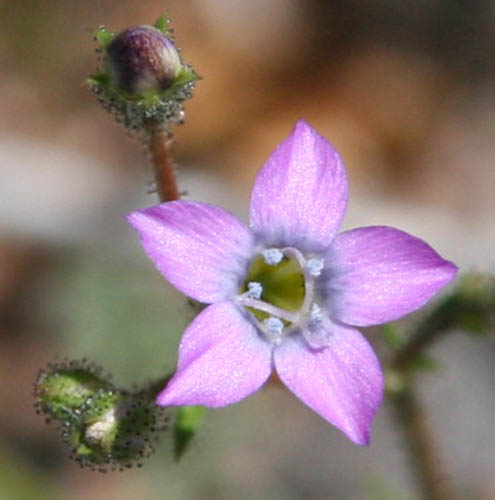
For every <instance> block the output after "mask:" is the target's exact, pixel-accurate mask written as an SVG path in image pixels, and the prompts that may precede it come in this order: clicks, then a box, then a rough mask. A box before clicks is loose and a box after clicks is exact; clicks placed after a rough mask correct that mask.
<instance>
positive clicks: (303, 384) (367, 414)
mask: <svg viewBox="0 0 495 500" xmlns="http://www.w3.org/2000/svg"><path fill="white" fill-rule="evenodd" d="M328 333H329V343H328V346H327V347H325V348H321V349H311V348H310V347H309V345H308V344H307V343H306V342H305V341H304V340H303V339H302V338H301V337H292V338H289V339H286V341H284V342H283V343H282V344H281V345H280V347H278V348H277V349H276V350H275V353H274V360H275V368H276V370H277V373H278V375H279V377H280V379H281V380H282V382H283V383H284V384H285V385H286V386H287V387H288V388H289V389H290V390H291V391H292V392H293V393H294V394H295V395H296V396H297V397H298V398H299V399H300V400H301V401H303V403H306V404H307V405H308V406H309V407H310V408H311V409H313V410H314V411H315V412H317V413H318V414H319V415H321V416H322V417H323V418H324V419H326V420H328V421H329V422H330V423H331V424H333V425H335V426H336V427H337V428H338V429H340V430H341V431H342V432H344V433H345V434H346V435H347V436H348V437H349V439H351V440H352V441H353V442H354V443H356V444H359V445H367V444H369V441H370V429H371V424H372V421H373V417H374V416H375V413H376V411H377V409H378V406H379V404H380V402H381V400H382V396H383V375H382V371H381V369H380V364H379V362H378V360H377V358H376V356H375V353H374V352H373V349H372V348H371V346H370V345H369V344H368V342H367V341H366V339H365V338H364V337H363V336H362V335H361V334H360V333H359V332H358V331H357V330H354V329H353V328H349V327H345V326H340V325H337V324H333V325H332V326H331V327H330V330H329V332H328Z"/></svg>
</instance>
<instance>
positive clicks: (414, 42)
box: [0, 0, 495, 500]
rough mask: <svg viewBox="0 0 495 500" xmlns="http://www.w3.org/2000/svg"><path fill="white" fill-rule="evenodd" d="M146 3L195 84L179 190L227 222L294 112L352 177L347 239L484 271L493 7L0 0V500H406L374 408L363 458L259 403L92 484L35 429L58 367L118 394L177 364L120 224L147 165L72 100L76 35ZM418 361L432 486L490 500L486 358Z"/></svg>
mask: <svg viewBox="0 0 495 500" xmlns="http://www.w3.org/2000/svg"><path fill="white" fill-rule="evenodd" d="M164 9H166V10H167V11H168V13H169V14H170V16H171V18H172V21H173V24H174V28H175V31H176V40H177V43H178V45H179V46H180V47H181V49H182V57H183V59H184V61H185V62H187V63H191V64H193V65H194V67H195V68H196V70H197V71H198V72H199V73H200V74H201V75H202V76H203V78H204V80H202V81H201V82H199V84H198V85H197V88H196V91H195V97H194V99H193V100H192V101H190V102H188V103H187V104H186V125H185V126H183V127H179V128H178V129H177V130H176V144H175V147H174V152H175V158H176V160H177V162H178V164H179V168H180V170H179V179H180V183H181V187H182V188H183V189H187V191H188V193H189V196H190V197H191V198H194V199H196V200H202V201H210V202H215V203H217V204H219V205H221V206H223V207H225V208H227V209H229V210H231V211H233V212H234V213H236V214H238V215H239V216H240V217H241V218H243V219H244V220H246V218H247V209H248V208H247V207H248V196H249V190H250V187H251V185H252V182H253V180H254V177H255V174H256V171H257V169H258V168H259V167H260V166H261V165H262V164H263V162H264V161H265V160H266V158H267V157H268V155H269V154H270V152H271V151H272V150H273V148H274V147H275V146H276V145H277V144H278V143H279V142H280V141H281V140H282V139H284V138H285V137H286V136H287V135H288V134H289V133H290V131H291V129H292V127H293V125H294V123H295V121H296V120H297V119H299V118H305V119H306V120H308V121H309V122H310V123H311V124H312V125H313V126H314V127H315V128H317V129H318V130H319V131H320V133H322V134H323V135H325V136H327V137H328V138H329V139H330V140H331V141H332V142H333V144H334V145H335V146H336V147H337V148H338V149H339V151H340V152H341V153H342V156H343V158H344V161H345V163H346V166H347V168H348V173H349V178H350V191H351V193H350V196H351V197H350V205H349V212H348V215H347V218H346V221H345V227H346V228H351V227H356V226H365V225H371V224H388V225H393V226H397V227H400V228H401V229H403V230H406V231H408V232H410V233H413V234H415V235H417V236H419V237H422V238H424V239H426V240H427V241H428V242H429V243H430V244H431V245H432V246H433V247H434V248H436V249H437V250H438V251H439V252H440V253H441V254H442V255H443V256H445V257H446V258H448V259H449V260H453V261H454V262H456V263H457V264H458V265H459V267H460V268H461V270H462V271H469V270H478V271H492V272H493V270H494V257H493V255H494V254H493V252H494V250H493V249H494V248H495V234H494V233H495V227H494V222H493V221H494V220H495V217H494V216H495V213H494V194H493V193H494V191H495V177H494V160H495V140H494V139H495V137H494V132H495V114H494V107H495V106H494V105H495V92H494V88H495V87H494V80H495V78H494V77H495V72H494V66H493V47H494V45H493V42H494V29H493V28H494V15H493V14H494V13H493V4H492V2H490V1H489V0H487V1H483V0H471V1H467V0H428V1H426V0H417V1H415V2H412V1H402V2H400V1H394V0H360V1H358V0H329V1H320V0H305V1H303V0H265V1H261V0H251V1H249V2H248V1H240V0H237V1H234V0H190V1H179V0H169V1H167V2H164V1H155V0H140V1H139V2H138V1H135V0H120V1H119V2H114V1H110V0H98V1H97V0H85V1H82V0H69V1H59V0H50V1H48V0H17V1H16V2H7V1H6V0H3V1H0V13H1V15H0V33H1V35H0V64H1V67H2V75H3V76H2V78H1V79H0V96H1V98H0V152H1V155H0V498H1V499H2V500H3V499H6V500H10V499H14V500H17V499H32V498H36V499H40V500H44V499H50V500H51V499H56V500H58V499H61V500H65V499H70V500H72V499H74V500H79V499H85V498H89V497H91V498H94V499H105V500H112V499H119V500H121V499H124V500H125V499H135V498H143V499H154V498H166V499H181V500H182V499H185V500H187V499H198V498H205V499H210V498H212V499H231V498H249V499H274V500H276V499H288V500H291V499H311V500H323V499H341V500H346V499H352V500H353V499H357V500H360V499H364V500H379V499H404V500H413V499H415V498H417V490H418V487H417V485H416V484H415V481H414V477H413V475H412V474H411V471H410V469H409V467H408V457H407V454H406V452H405V449H404V446H403V445H402V443H401V441H400V439H399V437H398V433H397V429H396V427H395V425H394V420H393V418H392V417H391V415H390V412H389V411H388V408H387V406H386V405H385V406H384V407H383V408H382V409H381V410H380V412H379V414H378V416H377V419H376V423H375V427H374V435H373V443H372V445H371V447H370V448H369V449H361V448H358V447H356V446H354V445H352V444H351V443H350V442H349V441H348V440H347V439H346V438H345V437H344V436H343V435H342V434H341V433H339V432H338V431H336V430H335V429H333V428H332V427H331V426H329V425H328V424H326V423H325V422H324V421H323V420H322V419H320V418H319V417H318V416H316V415H315V414H314V413H312V412H311V411H310V410H308V409H307V408H305V407H304V406H303V405H302V404H301V403H300V402H299V401H298V400H296V398H294V397H293V396H292V395H290V394H289V393H288V391H285V390H283V389H281V388H278V387H268V388H265V389H264V390H262V391H260V392H259V393H257V394H256V395H255V396H253V397H251V398H249V399H248V400H246V401H244V402H242V403H240V404H238V405H235V406H232V407H229V408H226V409H222V410H216V411H211V412H209V414H208V417H207V419H206V422H205V424H204V426H203V428H202V432H201V433H200V435H199V438H198V439H197V440H196V441H195V443H194V444H193V449H192V450H191V451H190V452H189V453H188V454H186V456H185V457H184V459H183V461H182V462H181V463H179V464H175V463H173V461H172V460H171V458H170V457H171V450H170V448H171V446H170V443H169V440H168V439H167V435H166V434H164V436H163V438H162V442H161V444H160V447H159V451H158V453H157V454H156V455H154V456H153V457H152V458H151V459H150V460H149V461H148V462H147V463H146V465H145V467H144V469H140V470H138V469H135V470H130V471H126V472H125V473H113V474H107V475H102V474H98V473H91V472H89V471H87V470H81V469H79V467H78V466H77V465H76V464H75V463H74V462H72V461H70V460H69V459H68V458H67V455H68V450H67V449H66V448H65V447H64V446H63V445H62V443H61V441H60V439H59V437H58V434H57V431H56V429H55V427H54V426H53V425H52V426H46V425H45V424H44V422H43V419H42V418H41V417H39V416H36V415H35V413H34V410H33V408H32V405H33V397H32V384H33V381H34V380H35V379H36V376H37V373H38V370H39V369H40V368H42V367H44V366H45V365H46V363H48V362H50V361H52V360H53V359H55V356H60V357H63V356H65V355H68V356H69V357H72V358H81V357H83V356H87V357H89V358H90V359H91V360H93V361H95V362H97V363H99V364H101V365H103V366H104V367H105V369H107V370H109V371H111V372H112V373H113V374H114V378H115V382H116V383H117V384H121V385H123V386H129V387H130V385H131V384H132V383H133V382H138V383H139V382H146V381H148V380H150V379H152V378H155V377H159V376H162V375H163V374H164V373H165V372H166V371H167V370H172V369H173V368H174V367H175V360H176V349H177V345H178V341H179V338H180V334H181V332H182V330H183V328H184V326H185V325H186V324H187V322H188V321H189V317H190V316H189V314H188V312H187V307H186V304H185V302H184V299H183V298H182V297H181V296H180V295H179V294H178V293H176V292H175V291H174V290H172V288H171V287H170V286H169V285H168V284H167V283H166V282H165V281H164V280H163V279H162V277H161V276H160V275H159V274H158V273H157V272H156V271H155V270H154V268H153V266H152V264H151V263H150V262H149V261H148V259H147V258H146V256H145V255H144V253H143V252H142V251H141V249H140V246H139V243H138V239H137V237H136V235H135V234H134V232H133V231H132V230H130V228H129V227H128V226H127V224H126V223H125V221H124V220H123V216H124V215H125V214H126V213H127V212H129V211H131V210H133V209H136V208H142V207H145V206H149V205H152V204H154V203H156V201H157V200H156V197H155V195H153V194H147V190H148V183H149V181H150V180H151V177H152V176H151V172H150V169H149V166H148V164H147V161H146V158H145V156H144V155H143V151H142V149H141V146H140V144H139V143H138V142H137V141H135V140H132V139H131V138H129V137H128V136H127V135H126V133H125V132H124V131H123V130H122V129H120V128H119V127H118V126H117V125H116V124H115V123H114V122H113V120H112V118H111V117H110V116H109V115H107V114H105V113H104V111H103V110H102V109H100V107H99V105H98V103H97V101H96V99H95V98H94V96H93V95H91V93H90V92H89V91H88V90H87V88H86V86H85V84H84V80H85V78H86V77H87V75H88V74H89V73H91V72H93V71H94V70H95V68H96V54H95V52H94V49H95V44H94V42H93V40H92V36H91V30H92V29H95V28H97V27H98V26H99V25H101V24H104V25H106V26H107V27H108V28H109V29H110V30H113V31H119V30H121V29H123V28H125V27H128V26H131V25H135V24H143V23H149V24H151V23H153V22H154V21H155V20H156V18H157V17H158V16H159V15H160V14H161V13H162V11H163V10H164ZM368 333H369V336H368V338H369V339H370V341H371V342H372V343H373V345H374V346H375V347H376V348H377V349H378V351H379V352H383V350H382V346H381V339H380V337H379V335H378V333H377V332H376V331H372V330H370V331H369V332H368ZM433 354H434V355H435V356H436V358H437V359H439V360H440V363H441V369H440V370H439V371H438V372H437V373H435V374H432V375H425V376H423V377H421V379H420V381H419V382H420V387H419V389H420V392H421V395H422V396H423V398H424V400H425V404H426V411H427V412H428V415H429V424H430V426H431V428H432V432H433V434H434V437H435V440H436V443H435V444H436V447H437V452H438V453H439V455H440V457H441V458H442V459H443V461H444V464H443V465H444V467H445V470H446V472H447V474H448V479H449V480H450V481H451V482H452V484H453V485H454V487H455V489H456V492H457V493H458V495H459V498H466V499H483V500H484V499H489V498H494V497H493V496H490V495H492V494H493V491H495V484H494V481H493V466H494V456H495V455H494V453H495V446H494V441H495V434H494V430H493V429H494V428H495V426H494V420H493V414H494V410H495V402H494V391H493V343H491V344H490V343H489V341H488V340H487V339H486V337H485V338H482V337H480V338H469V337H466V336H465V335H463V334H462V333H461V332H454V333H453V334H452V335H451V336H450V337H449V338H447V339H445V340H444V341H443V342H440V343H439V344H437V345H435V347H434V349H433ZM384 357H385V354H383V355H382V359H384Z"/></svg>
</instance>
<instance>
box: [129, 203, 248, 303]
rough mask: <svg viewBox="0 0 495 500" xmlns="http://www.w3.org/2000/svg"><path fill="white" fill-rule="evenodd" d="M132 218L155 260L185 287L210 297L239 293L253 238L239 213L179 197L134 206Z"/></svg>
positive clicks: (199, 296)
mask: <svg viewBox="0 0 495 500" xmlns="http://www.w3.org/2000/svg"><path fill="white" fill-rule="evenodd" d="M127 220H128V221H129V222H130V223H131V225H132V226H133V227H134V228H135V229H136V230H137V231H138V233H139V235H140V237H141V242H142V245H143V247H144V249H145V251H146V253H147V254H148V256H149V257H150V259H151V260H152V261H153V263H154V264H155V266H156V267H157V268H158V269H159V271H160V272H161V273H162V274H163V275H164V276H165V278H167V279H168V280H169V281H170V282H171V283H172V284H173V285H174V286H175V287H177V288H178V289H179V290H180V291H181V292H183V293H185V294H186V295H189V296H190V297H192V298H193V299H196V300H199V301H200V302H207V303H211V302H218V301H220V300H224V299H225V298H228V297H230V296H232V295H233V294H235V293H237V291H238V288H239V286H240V280H241V279H242V277H243V275H244V273H245V272H246V268H247V265H248V260H249V259H250V258H251V256H252V252H253V250H252V248H253V238H252V236H251V233H250V231H249V229H248V228H247V227H246V226H245V225H244V224H243V223H242V222H240V221H239V220H238V219H237V218H236V217H234V216H233V215H231V214H229V213H228V212H225V211H224V210H222V209H220V208H218V207H215V206H213V205H207V204H205V203H193V202H188V201H173V202H170V203H163V204H161V205H157V206H155V207H151V208H147V209H145V210H138V211H136V212H132V213H131V214H129V215H128V216H127Z"/></svg>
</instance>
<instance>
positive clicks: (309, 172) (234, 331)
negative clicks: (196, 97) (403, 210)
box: [128, 121, 457, 445]
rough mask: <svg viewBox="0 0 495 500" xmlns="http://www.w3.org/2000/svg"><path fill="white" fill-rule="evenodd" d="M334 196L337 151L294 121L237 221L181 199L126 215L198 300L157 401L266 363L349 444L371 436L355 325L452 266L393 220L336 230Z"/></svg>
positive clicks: (370, 407) (395, 305)
mask: <svg viewBox="0 0 495 500" xmlns="http://www.w3.org/2000/svg"><path fill="white" fill-rule="evenodd" d="M346 206H347V179H346V173H345V169H344V166H343V164H342V161H341V159H340V157H339V155H338V153H337V152H336V150H335V149H334V148H333V147H332V145H331V144H330V143H329V142H328V141H327V140H326V139H325V138H324V137H322V136H320V135H319V134H318V133H317V132H316V131H315V130H313V129H312V128H311V127H310V126H309V125H308V124H307V123H306V122H304V121H300V122H298V123H297V125H296V127H295V129H294V131H293V133H292V134H291V135H290V136H289V137H288V138H287V139H286V140H285V141H284V142H283V143H282V144H280V146H279V147H278V148H277V149H276V150H275V151H274V153H273V154H272V155H271V157H270V158H269V160H268V162H267V163H266V164H265V166H264V167H263V168H262V169H261V171H260V172H259V174H258V177H257V179H256V182H255V185H254V188H253V191H252V195H251V207H250V223H249V227H247V226H246V225H244V224H243V223H242V222H241V221H239V220H238V219H237V218H236V217H234V216H233V215H231V214H230V213H228V212H225V211H224V210H222V209H220V208H218V207H216V206H213V205H208V204H205V203H197V202H190V201H173V202H169V203H163V204H161V205H157V206H155V207H151V208H148V209H145V210H139V211H136V212H133V213H131V214H130V215H129V216H128V220H129V222H130V223H131V224H132V225H133V226H134V228H135V229H136V230H137V231H138V232H139V234H140V237H141V240H142V244H143V247H144V249H145V251H146V252H147V254H148V255H149V257H150V258H151V260H152V261H153V262H154V264H155V265H156V267H157V268H158V269H159V271H160V272H161V273H162V274H163V275H164V276H165V277H166V278H167V279H168V280H169V281H170V282H171V283H172V284H173V285H174V286H175V287H176V288H178V289H179V290H180V291H182V292H183V293H185V294H186V295H188V296H189V297H191V298H193V299H195V300H197V301H199V302H203V303H206V304H209V305H208V307H206V309H204V310H203V311H202V312H201V313H200V314H199V315H198V316H197V317H196V319H195V320H194V321H193V322H192V323H191V325H189V327H188V328H187V330H186V331H185V333H184V336H183V338H182V341H181V344H180V348H179V359H178V366H177V371H176V373H175V375H174V376H173V377H172V379H171V380H170V381H169V382H168V384H167V385H166V387H165V388H164V389H163V391H162V392H161V393H160V394H159V396H158V399H157V403H158V404H159V405H162V406H169V405H205V406H210V407H220V406H225V405H229V404H232V403H235V402H237V401H239V400H241V399H243V398H245V397H246V396H248V395H250V394H252V393H253V392H255V391H256V390H258V389H259V388H260V387H261V386H262V385H263V383H264V382H265V381H266V380H267V379H268V377H269V376H270V374H271V373H272V371H273V370H276V372H277V374H278V376H279V377H280V380H281V381H282V382H283V383H284V384H285V385H286V386H287V387H288V388H289V389H290V390H291V391H292V392H293V393H294V394H295V395H296V396H297V397H298V398H299V399H301V400H302V401H303V402H304V403H306V404H307V405H308V406H309V407H310V408H312V409H313V410H314V411H316V412H317V413H319V414H320V415H321V416H322V417H323V418H325V419H326V420H328V421H329V422H330V423H332V424H333V425H335V426H336V427H338V428H339V429H340V430H341V431H343V432H344V433H345V434H346V435H347V436H348V437H349V438H350V439H351V440H352V441H354V442H355V443H357V444H360V445H366V444H368V443H369V436H370V427H371V423H372V420H373V417H374V415H375V413H376V410H377V408H378V406H379V404H380V402H381V399H382V395H383V375H382V372H381V369H380V365H379V362H378V360H377V358H376V356H375V354H374V352H373V349H372V348H371V347H370V345H369V344H368V342H367V341H366V340H365V338H364V337H363V336H362V335H361V333H359V332H358V331H357V330H356V329H355V327H359V326H369V325H376V324H379V323H385V322H387V321H391V320H395V319H397V318H400V317H401V316H403V315H405V314H408V313H410V312H411V311H414V310H415V309H418V308H419V307H421V306H422V305H423V304H425V303H426V302H427V301H428V300H429V299H430V298H431V297H432V296H433V295H435V294H436V293H437V292H438V291H439V290H440V289H441V288H442V287H444V286H445V285H446V284H447V283H448V282H449V281H451V280H452V279H453V277H454V276H455V275H456V272H457V268H456V266H455V265H454V264H452V263H450V262H448V261H446V260H444V259H442V258H441V257H440V256H439V255H438V254H437V253H436V252H435V251H434V250H433V249H432V248H431V247H430V246H428V245H427V244H426V243H425V242H424V241H422V240H420V239H418V238H415V237H413V236H410V235H409V234H407V233H405V232H402V231H399V230H397V229H393V228H391V227H385V226H376V227H365V228H360V229H355V230H352V231H347V232H344V233H341V234H339V235H337V234H336V233H337V230H338V229H339V226H340V224H341V222H342V219H343V217H344V213H345V211H346Z"/></svg>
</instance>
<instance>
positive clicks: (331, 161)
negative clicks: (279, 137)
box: [250, 120, 347, 251]
mask: <svg viewBox="0 0 495 500" xmlns="http://www.w3.org/2000/svg"><path fill="white" fill-rule="evenodd" d="M346 207H347V178H346V173H345V169H344V166H343V164H342V161H341V159H340V156H339V154H338V153H337V151H336V150H335V149H334V147H333V146H332V145H331V144H330V143H329V142H328V141H327V140H326V139H325V138H324V137H322V136H321V135H319V134H318V133H317V132H316V131H315V130H314V129H313V128H311V127H310V126H309V125H308V124H307V123H306V122H305V121H302V120H301V121H299V122H298V123H297V125H296V127H295V128H294V131H293V132H292V134H291V135H290V136H289V137H288V138H287V139H286V140H285V141H284V142H282V144H280V146H278V148H277V149H276V150H275V151H274V152H273V153H272V155H271V156H270V158H269V159H268V161H267V162H266V164H265V165H264V166H263V168H262V169H261V170H260V172H259V173H258V177H257V178H256V182H255V184H254V188H253V192H252V194H251V214H250V225H251V227H252V229H253V230H254V232H255V233H257V234H259V235H260V236H261V237H262V239H263V241H264V242H266V244H267V245H268V246H270V245H271V246H295V247H298V248H300V249H301V250H310V251H319V250H322V249H324V248H326V247H327V246H328V245H329V244H330V242H331V241H332V239H333V237H334V235H335V233H336V232H337V230H338V228H339V227H340V224H341V222H342V219H343V217H344V214H345V210H346Z"/></svg>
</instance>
